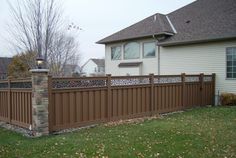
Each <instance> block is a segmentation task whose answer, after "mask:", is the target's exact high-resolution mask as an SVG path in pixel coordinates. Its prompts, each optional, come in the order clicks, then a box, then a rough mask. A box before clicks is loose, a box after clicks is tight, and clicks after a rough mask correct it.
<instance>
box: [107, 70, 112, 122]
mask: <svg viewBox="0 0 236 158" xmlns="http://www.w3.org/2000/svg"><path fill="white" fill-rule="evenodd" d="M111 106H112V104H111V74H107V115H108V120H111Z"/></svg>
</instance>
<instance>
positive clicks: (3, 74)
mask: <svg viewBox="0 0 236 158" xmlns="http://www.w3.org/2000/svg"><path fill="white" fill-rule="evenodd" d="M11 61H12V58H7V57H0V80H2V79H7V76H8V75H7V72H8V66H9V65H10V63H11Z"/></svg>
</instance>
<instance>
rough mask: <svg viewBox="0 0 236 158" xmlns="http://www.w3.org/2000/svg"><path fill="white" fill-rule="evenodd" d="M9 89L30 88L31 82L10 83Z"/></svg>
mask: <svg viewBox="0 0 236 158" xmlns="http://www.w3.org/2000/svg"><path fill="white" fill-rule="evenodd" d="M11 88H22V89H24V88H32V82H31V81H28V82H11Z"/></svg>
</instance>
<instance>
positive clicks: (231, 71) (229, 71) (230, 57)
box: [226, 47, 236, 79]
mask: <svg viewBox="0 0 236 158" xmlns="http://www.w3.org/2000/svg"><path fill="white" fill-rule="evenodd" d="M226 78H229V79H236V47H232V48H226Z"/></svg>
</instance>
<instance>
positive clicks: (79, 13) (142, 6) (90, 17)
mask: <svg viewBox="0 0 236 158" xmlns="http://www.w3.org/2000/svg"><path fill="white" fill-rule="evenodd" d="M7 1H10V2H11V3H13V4H14V1H15V0H0V56H7V57H11V56H13V55H14V52H10V50H9V49H8V47H7V43H6V40H5V38H7V37H6V30H7V29H9V28H7V27H6V24H7V23H9V21H10V20H11V17H10V13H9V6H8V3H7ZM60 1H62V4H63V10H64V14H65V17H66V20H67V22H68V23H71V22H73V23H74V24H75V25H76V26H79V27H80V28H82V30H80V31H79V33H78V34H77V35H78V39H79V51H80V54H81V58H82V59H81V62H80V64H83V63H84V62H86V61H87V60H88V59H89V58H103V57H104V56H105V47H104V45H101V44H96V42H97V41H99V40H100V39H102V38H105V37H107V36H109V35H111V34H113V33H115V32H117V31H119V30H121V29H124V28H126V27H128V26H130V25H132V24H134V23H136V22H139V21H141V20H143V19H144V18H146V17H148V16H151V15H153V14H155V13H162V14H168V13H170V12H172V11H174V10H176V9H179V8H181V7H183V6H185V5H187V4H189V3H191V2H193V1H194V0H60Z"/></svg>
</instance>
